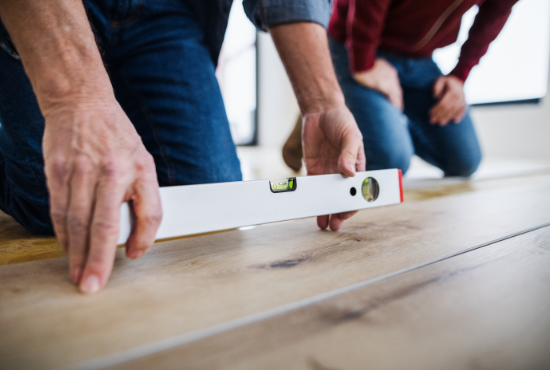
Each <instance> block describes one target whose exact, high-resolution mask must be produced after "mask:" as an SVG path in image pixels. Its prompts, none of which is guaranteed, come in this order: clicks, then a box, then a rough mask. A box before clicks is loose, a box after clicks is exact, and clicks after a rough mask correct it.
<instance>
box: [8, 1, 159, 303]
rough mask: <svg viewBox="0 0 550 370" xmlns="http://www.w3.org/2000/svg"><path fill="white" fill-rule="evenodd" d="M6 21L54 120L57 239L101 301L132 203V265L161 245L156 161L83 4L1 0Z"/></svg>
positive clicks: (50, 132) (51, 148)
mask: <svg viewBox="0 0 550 370" xmlns="http://www.w3.org/2000/svg"><path fill="white" fill-rule="evenodd" d="M0 17H1V18H2V21H3V23H4V25H5V26H6V28H7V30H8V31H9V33H10V36H11V37H12V39H13V41H14V43H15V46H16V47H17V50H18V52H19V54H20V56H21V61H22V62H23V66H24V67H25V71H26V72H27V76H28V77H29V79H30V81H31V83H32V86H33V90H34V92H35V94H36V98H37V100H38V104H39V106H40V110H41V111H42V114H43V115H44V118H45V131H44V139H43V152H44V162H45V172H46V182H47V187H48V191H49V194H50V211H51V217H52V221H53V225H54V229H55V233H56V235H57V238H58V240H59V243H60V244H61V246H62V247H63V249H64V250H65V251H66V252H67V253H68V254H69V261H70V274H71V278H72V279H73V281H74V282H75V283H77V284H79V286H80V289H81V290H82V291H84V292H86V293H95V292H97V291H99V290H101V289H102V288H103V287H104V286H105V284H106V283H107V279H108V278H109V274H110V273H111V269H112V267H113V261H114V254H115V251H116V243H117V239H118V228H119V222H120V219H119V212H120V206H121V204H122V203H123V202H124V201H131V202H132V204H131V205H132V208H133V212H134V214H135V216H136V223H135V225H134V228H133V230H132V233H131V236H130V237H129V239H128V241H127V243H126V254H127V255H128V257H130V258H138V257H140V256H141V255H142V254H143V253H144V252H145V250H146V249H147V248H148V247H149V246H150V245H151V244H152V243H153V241H154V238H155V234H156V231H157V228H158V226H159V224H160V219H161V214H162V210H161V205H160V195H159V189H158V182H157V177H156V172H155V165H154V162H153V158H152V157H151V155H150V154H149V153H148V152H147V151H146V150H145V147H144V146H143V143H142V142H141V139H140V138H139V136H138V134H137V132H136V130H135V128H134V127H133V125H132V124H131V123H130V121H129V120H128V117H127V116H126V114H125V113H124V112H123V111H122V109H121V108H120V106H119V105H118V103H117V102H116V100H115V97H114V92H113V89H112V86H111V83H110V81H109V77H108V75H107V71H106V70H105V67H104V66H103V61H102V60H101V56H100V54H99V50H98V48H97V45H96V43H95V38H94V35H93V33H92V30H91V28H90V24H89V22H88V18H87V16H86V12H85V10H84V7H83V5H82V2H81V1H74V0H56V1H36V0H18V1H2V0H0ZM29 24H30V25H32V26H29Z"/></svg>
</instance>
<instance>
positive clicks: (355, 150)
mask: <svg viewBox="0 0 550 370" xmlns="http://www.w3.org/2000/svg"><path fill="white" fill-rule="evenodd" d="M347 135H348V136H349V137H346V138H344V139H343V143H342V144H343V145H342V149H341V150H340V157H339V158H338V171H339V172H340V173H341V174H342V175H344V176H348V177H353V176H355V169H356V167H357V161H358V160H360V158H358V156H359V153H360V149H362V145H363V139H362V137H360V136H359V137H358V135H357V134H355V133H350V134H347Z"/></svg>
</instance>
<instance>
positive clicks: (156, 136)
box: [120, 76, 174, 184]
mask: <svg viewBox="0 0 550 370" xmlns="http://www.w3.org/2000/svg"><path fill="white" fill-rule="evenodd" d="M120 79H121V80H122V82H123V83H124V84H125V85H126V86H127V87H128V88H129V89H130V90H131V91H132V92H133V93H134V94H135V96H136V97H137V99H138V101H139V103H140V108H139V110H140V111H141V112H142V113H143V115H144V116H145V121H146V122H147V124H148V126H149V128H150V129H151V132H152V133H153V138H154V140H155V143H156V144H157V145H158V146H159V149H160V153H161V154H160V156H161V158H162V160H163V161H164V162H165V163H166V167H167V169H168V182H169V183H170V184H173V183H174V169H173V166H172V162H171V161H170V160H169V159H168V155H167V153H166V151H165V146H164V145H162V139H161V138H160V137H161V135H159V134H158V132H157V130H156V128H155V124H154V120H153V119H152V118H151V115H150V113H149V111H148V110H147V109H146V107H147V104H146V103H145V99H143V98H142V96H141V94H140V93H139V91H138V90H137V89H136V88H134V86H133V85H132V84H131V82H130V81H129V80H128V79H127V78H125V77H123V76H121V77H120ZM157 176H158V174H157Z"/></svg>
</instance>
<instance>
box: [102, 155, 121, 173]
mask: <svg viewBox="0 0 550 370" xmlns="http://www.w3.org/2000/svg"><path fill="white" fill-rule="evenodd" d="M120 170H121V167H120V165H119V163H118V161H117V160H116V159H115V158H113V157H108V158H105V159H104V160H103V161H102V163H101V174H102V175H103V176H104V177H107V178H116V177H118V176H119V175H120V172H121V171H120Z"/></svg>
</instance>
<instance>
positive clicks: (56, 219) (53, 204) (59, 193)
mask: <svg viewBox="0 0 550 370" xmlns="http://www.w3.org/2000/svg"><path fill="white" fill-rule="evenodd" d="M45 172H46V183H47V185H48V192H49V194H50V217H51V219H52V224H53V227H54V231H55V235H56V236H57V240H58V241H59V244H60V246H61V248H63V250H64V251H65V252H66V253H67V252H68V250H69V238H68V235H67V206H68V204H69V197H70V191H69V185H68V183H69V176H70V174H69V171H68V170H67V166H66V163H65V162H64V161H62V160H58V159H52V160H51V161H48V162H46V166H45Z"/></svg>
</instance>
